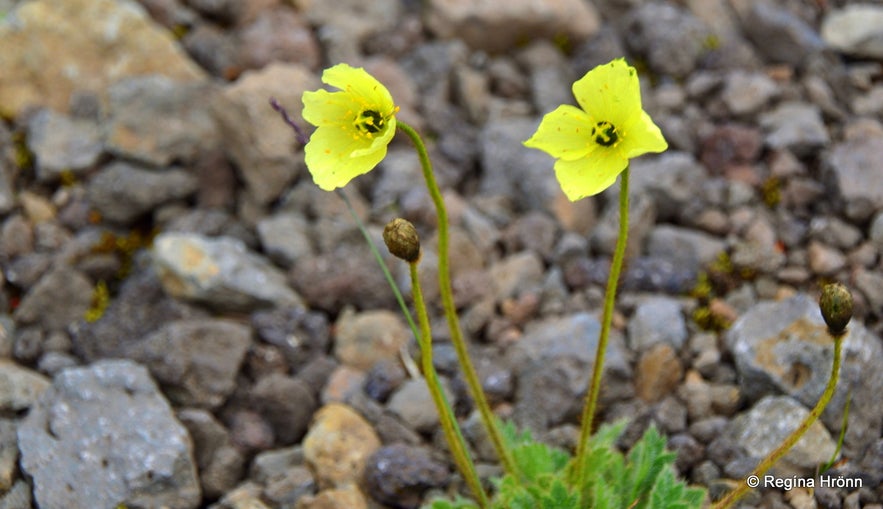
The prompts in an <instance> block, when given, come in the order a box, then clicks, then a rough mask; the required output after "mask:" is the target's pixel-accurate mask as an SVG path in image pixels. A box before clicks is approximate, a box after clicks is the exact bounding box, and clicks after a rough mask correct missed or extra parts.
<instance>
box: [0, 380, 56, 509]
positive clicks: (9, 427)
mask: <svg viewBox="0 0 883 509" xmlns="http://www.w3.org/2000/svg"><path fill="white" fill-rule="evenodd" d="M47 385H48V383H47ZM17 428H18V423H17V421H15V420H13V419H6V418H3V419H0V490H2V491H3V492H4V493H5V492H7V491H9V489H10V488H12V485H13V483H14V482H15V478H16V473H17V471H18V445H17V442H18V436H17ZM0 507H2V503H0Z"/></svg>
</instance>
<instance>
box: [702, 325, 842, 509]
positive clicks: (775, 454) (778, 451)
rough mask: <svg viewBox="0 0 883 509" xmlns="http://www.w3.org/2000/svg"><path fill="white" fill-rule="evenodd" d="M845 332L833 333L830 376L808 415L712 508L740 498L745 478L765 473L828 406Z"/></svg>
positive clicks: (746, 486)
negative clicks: (832, 355) (832, 357)
mask: <svg viewBox="0 0 883 509" xmlns="http://www.w3.org/2000/svg"><path fill="white" fill-rule="evenodd" d="M844 335H845V333H841V334H836V335H834V362H833V363H832V364H831V377H830V378H828V385H826V386H825V392H823V393H822V396H821V397H820V398H819V401H818V402H817V403H816V406H815V407H813V409H812V410H811V411H810V412H809V415H807V416H806V418H805V419H803V422H801V423H800V426H797V428H796V429H795V430H794V431H792V432H791V434H790V435H788V437H787V438H785V440H783V441H782V443H781V444H779V446H778V447H776V448H775V450H773V451H772V452H771V453H769V455H767V457H766V458H764V459H763V461H761V462H760V463H758V465H757V467H755V468H754V471H753V472H751V474H750V475H749V476H747V477H746V478H745V479H742V481H741V482H739V485H738V486H736V489H734V490H733V491H731V492H729V493H727V496H725V497H724V498H722V499H720V500H719V501H718V502H717V503H716V504H714V506H713V509H725V508H727V507H730V506H731V505H733V504H734V503H736V501H737V500H739V499H740V498H742V496H743V495H745V493H746V492H747V491H748V490H749V489H751V488H750V487H749V486H748V482H747V479H748V478H749V477H751V476H757V477H759V478H760V477H763V474H765V473H766V471H767V470H769V469H770V467H772V466H773V465H774V464H775V463H776V462H777V461H779V460H780V459H781V458H782V456H784V455H785V454H786V453H787V452H788V451H789V450H791V448H792V447H794V444H796V443H797V441H798V440H800V437H802V436H803V435H804V433H806V431H807V430H808V429H809V427H810V426H812V425H813V423H814V422H816V420H818V418H819V417H820V416H821V415H822V412H824V411H825V407H826V406H828V402H830V401H831V397H832V396H834V389H836V388H837V379H838V378H839V374H840V353H841V350H842V346H843V336H844Z"/></svg>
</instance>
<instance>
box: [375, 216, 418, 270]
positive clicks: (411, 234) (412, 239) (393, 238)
mask: <svg viewBox="0 0 883 509" xmlns="http://www.w3.org/2000/svg"><path fill="white" fill-rule="evenodd" d="M383 242H385V243H386V247H387V249H389V252H390V253H392V254H393V255H395V256H396V257H398V258H401V259H402V260H405V261H406V262H408V263H415V262H416V261H417V260H419V259H420V237H419V236H418V235H417V229H416V228H414V225H413V224H411V222H410V221H407V220H405V219H402V218H396V219H393V220H392V221H390V222H389V223H387V224H386V227H385V228H383Z"/></svg>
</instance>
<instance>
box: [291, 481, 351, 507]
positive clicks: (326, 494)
mask: <svg viewBox="0 0 883 509" xmlns="http://www.w3.org/2000/svg"><path fill="white" fill-rule="evenodd" d="M367 507H368V502H367V501H366V500H365V495H363V494H362V492H361V491H359V489H358V488H357V487H355V486H347V487H345V488H340V489H330V490H324V491H321V492H319V494H317V495H316V496H314V497H304V498H302V499H301V500H299V501H298V504H297V509H367Z"/></svg>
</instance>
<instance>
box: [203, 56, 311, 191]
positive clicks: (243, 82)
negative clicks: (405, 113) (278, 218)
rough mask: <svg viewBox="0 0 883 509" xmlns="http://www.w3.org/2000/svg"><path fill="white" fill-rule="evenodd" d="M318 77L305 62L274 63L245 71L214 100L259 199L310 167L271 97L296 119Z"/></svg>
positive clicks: (232, 151)
mask: <svg viewBox="0 0 883 509" xmlns="http://www.w3.org/2000/svg"><path fill="white" fill-rule="evenodd" d="M318 88H319V80H318V79H317V78H316V76H315V75H314V74H313V73H312V72H310V70H309V69H307V68H306V67H303V66H301V65H293V64H280V63H277V64H272V65H269V66H267V67H265V68H264V69H261V70H260V71H251V72H247V73H245V74H244V75H243V76H242V77H240V78H239V80H238V81H236V82H235V83H232V84H230V85H227V87H226V88H225V89H224V90H223V92H222V94H220V96H219V97H217V98H216V99H215V100H214V102H213V110H214V113H215V115H217V118H218V122H219V125H220V127H221V132H222V136H223V139H224V141H225V148H226V150H227V153H228V154H229V156H230V158H231V159H232V160H233V162H234V163H236V166H237V167H238V169H239V172H240V175H241V176H242V179H243V180H244V181H245V184H246V186H247V188H248V190H249V192H250V194H251V196H252V197H253V198H254V199H255V200H256V201H257V202H258V203H260V204H266V203H269V202H270V201H272V200H274V199H276V198H278V197H279V196H280V195H281V194H282V192H283V191H284V190H285V188H286V187H288V185H289V184H290V183H291V182H293V181H294V179H295V178H296V177H297V176H298V175H299V174H300V173H302V172H304V171H305V169H306V164H305V163H304V161H303V157H302V156H299V155H298V154H296V153H295V152H294V150H293V148H294V147H295V144H296V140H295V137H294V136H293V134H292V133H291V130H290V129H288V127H287V126H286V125H285V123H284V122H283V121H282V119H281V118H279V114H278V113H276V112H275V111H273V109H272V108H271V107H270V106H269V104H268V103H267V101H269V99H270V98H271V97H272V98H275V99H276V100H277V101H278V102H279V104H281V105H283V106H285V107H286V109H287V110H288V114H289V115H290V116H291V118H293V119H297V118H300V114H301V109H302V108H303V103H302V102H301V95H302V94H303V93H304V92H305V91H307V90H315V89H318Z"/></svg>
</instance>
